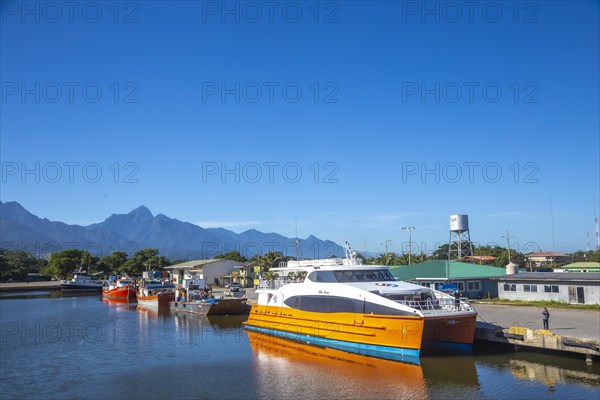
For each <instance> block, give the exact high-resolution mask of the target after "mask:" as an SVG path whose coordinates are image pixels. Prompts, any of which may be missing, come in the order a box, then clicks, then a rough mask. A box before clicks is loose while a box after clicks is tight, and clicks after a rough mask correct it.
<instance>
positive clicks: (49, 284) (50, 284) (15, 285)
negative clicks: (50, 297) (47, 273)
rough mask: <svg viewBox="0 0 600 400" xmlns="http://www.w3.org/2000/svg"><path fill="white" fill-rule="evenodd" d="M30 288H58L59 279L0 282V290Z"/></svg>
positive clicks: (12, 290)
mask: <svg viewBox="0 0 600 400" xmlns="http://www.w3.org/2000/svg"><path fill="white" fill-rule="evenodd" d="M31 290H36V291H37V290H60V282H59V281H41V282H7V283H0V292H23V291H31Z"/></svg>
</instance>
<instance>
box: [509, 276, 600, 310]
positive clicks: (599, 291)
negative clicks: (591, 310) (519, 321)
mask: <svg viewBox="0 0 600 400" xmlns="http://www.w3.org/2000/svg"><path fill="white" fill-rule="evenodd" d="M505 284H509V285H515V286H514V287H515V289H516V290H515V291H512V290H510V291H506V290H505V287H504V285H505ZM525 285H530V290H531V285H535V286H536V289H537V291H536V292H532V291H529V292H526V291H525V289H526V288H525ZM545 286H550V287H552V286H557V287H558V292H552V291H551V292H546V291H545ZM569 286H573V287H575V288H577V287H583V295H584V301H585V303H584V304H600V284H598V283H595V282H547V281H531V282H523V281H498V297H499V298H501V299H507V300H525V301H536V300H543V301H560V302H564V303H577V300H575V301H571V298H570V296H569Z"/></svg>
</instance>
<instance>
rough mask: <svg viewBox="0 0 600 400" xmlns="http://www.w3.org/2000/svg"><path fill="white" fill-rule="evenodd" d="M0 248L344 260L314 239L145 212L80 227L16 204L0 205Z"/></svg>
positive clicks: (177, 256)
mask: <svg viewBox="0 0 600 400" xmlns="http://www.w3.org/2000/svg"><path fill="white" fill-rule="evenodd" d="M0 247H2V248H4V249H15V250H26V251H29V252H31V253H35V254H37V255H39V256H45V255H47V254H49V253H51V252H56V251H60V250H63V249H67V248H75V249H82V250H87V251H89V252H90V253H91V254H92V255H95V256H100V255H107V254H110V253H112V252H113V251H125V252H127V253H129V254H133V253H134V252H135V251H137V250H140V249H144V248H156V249H158V250H159V251H160V254H161V255H164V256H167V257H169V258H171V259H204V258H212V257H214V256H215V255H218V254H221V253H225V252H228V251H232V250H238V251H240V253H241V254H242V255H243V256H245V257H248V258H250V257H253V256H254V255H256V254H264V253H267V252H269V251H279V252H282V253H283V254H284V255H287V256H294V257H296V255H297V254H298V252H299V255H300V257H299V258H300V259H304V258H313V259H315V258H328V257H331V256H336V257H341V256H343V254H344V250H343V248H342V247H341V246H339V245H338V244H336V243H334V242H332V241H330V240H321V239H319V238H317V237H315V236H312V235H311V236H308V237H307V238H306V239H300V240H298V241H296V238H288V237H285V236H283V235H280V234H277V233H264V232H260V231H257V230H256V229H250V230H247V231H245V232H242V233H235V232H232V231H230V230H227V229H223V228H202V227H200V226H198V225H194V224H192V223H189V222H184V221H180V220H177V219H174V218H169V217H167V216H166V215H163V214H158V215H152V212H151V211H150V210H149V209H148V208H147V207H145V206H140V207H138V208H136V209H135V210H133V211H131V212H129V213H127V214H112V215H111V216H110V217H108V218H106V219H105V220H104V221H103V222H100V223H95V224H91V225H87V226H81V225H69V224H66V223H64V222H59V221H50V220H48V219H46V218H39V217H37V216H36V215H34V214H32V213H30V212H29V211H27V210H26V209H25V208H24V207H23V206H21V204H19V203H17V202H14V201H13V202H5V203H3V202H0Z"/></svg>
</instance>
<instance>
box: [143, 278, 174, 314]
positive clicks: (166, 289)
mask: <svg viewBox="0 0 600 400" xmlns="http://www.w3.org/2000/svg"><path fill="white" fill-rule="evenodd" d="M136 298H137V302H138V304H139V305H142V306H145V307H153V308H156V307H169V303H170V302H172V301H174V300H175V285H174V284H172V283H142V284H141V285H140V287H139V288H138V290H137V295H136Z"/></svg>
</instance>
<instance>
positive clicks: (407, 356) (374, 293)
mask: <svg viewBox="0 0 600 400" xmlns="http://www.w3.org/2000/svg"><path fill="white" fill-rule="evenodd" d="M345 253H346V254H345V258H343V259H340V258H331V259H322V260H305V261H288V262H287V263H282V264H281V265H280V267H279V268H273V269H271V270H270V271H271V274H269V275H270V278H271V279H261V280H260V284H259V287H258V290H257V293H258V301H257V303H256V304H254V305H253V306H252V310H251V311H250V315H249V317H248V321H247V322H246V323H245V324H244V327H245V328H246V329H248V330H253V331H258V332H262V333H266V334H270V335H274V336H278V337H283V338H288V339H292V340H298V341H301V342H304V343H309V344H314V345H318V346H325V347H332V348H336V349H340V350H345V351H349V352H354V353H359V354H365V355H371V356H376V357H381V358H388V359H393V360H400V361H406V362H412V363H419V355H420V350H421V348H422V346H428V345H444V346H449V347H454V348H460V349H470V348H471V345H472V343H473V336H474V333H475V320H476V318H477V313H476V312H475V310H474V309H473V308H472V307H471V306H470V305H469V304H468V303H466V302H464V301H462V300H460V299H458V298H455V297H453V296H450V295H448V294H445V293H442V292H440V291H437V290H433V289H430V288H427V287H423V286H419V285H414V284H411V283H407V282H403V281H396V280H395V279H394V277H393V275H392V274H391V272H390V270H389V268H388V267H387V266H382V265H362V264H361V261H360V260H359V259H357V258H356V253H355V252H352V251H351V249H350V246H349V245H348V244H347V243H346V246H345Z"/></svg>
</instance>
